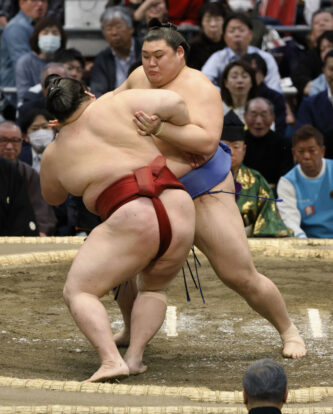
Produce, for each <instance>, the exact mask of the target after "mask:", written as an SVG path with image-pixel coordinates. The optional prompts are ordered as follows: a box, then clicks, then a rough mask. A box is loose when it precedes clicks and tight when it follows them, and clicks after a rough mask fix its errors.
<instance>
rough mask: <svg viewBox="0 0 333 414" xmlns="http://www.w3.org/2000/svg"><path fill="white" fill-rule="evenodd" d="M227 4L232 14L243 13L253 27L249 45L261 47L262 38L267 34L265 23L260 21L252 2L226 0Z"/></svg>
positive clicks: (247, 0)
mask: <svg viewBox="0 0 333 414" xmlns="http://www.w3.org/2000/svg"><path fill="white" fill-rule="evenodd" d="M227 4H228V6H229V8H230V10H231V11H232V12H234V13H243V14H245V15H246V16H248V17H249V18H250V20H251V23H252V27H253V37H252V40H251V45H253V46H256V47H258V48H259V49H260V48H261V46H262V42H263V37H264V35H265V34H267V33H268V30H267V28H266V26H265V23H264V22H263V21H262V20H261V19H260V16H258V14H257V10H256V8H257V7H256V4H255V2H254V1H253V0H242V1H239V0H227Z"/></svg>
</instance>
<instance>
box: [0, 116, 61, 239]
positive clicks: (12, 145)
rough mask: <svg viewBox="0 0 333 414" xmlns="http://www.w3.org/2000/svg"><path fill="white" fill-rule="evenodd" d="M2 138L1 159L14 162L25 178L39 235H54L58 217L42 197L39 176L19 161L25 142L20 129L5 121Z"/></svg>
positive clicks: (0, 130)
mask: <svg viewBox="0 0 333 414" xmlns="http://www.w3.org/2000/svg"><path fill="white" fill-rule="evenodd" d="M0 137H1V139H2V140H3V144H2V145H0V157H3V158H7V159H9V160H10V161H13V162H14V163H15V164H16V166H17V168H18V170H19V172H20V174H21V176H22V177H23V178H24V181H25V185H26V188H27V190H28V195H29V199H30V203H31V205H32V208H33V211H34V213H35V217H36V221H37V224H38V228H39V235H40V236H47V235H52V234H53V232H54V230H55V227H56V217H55V214H54V212H53V208H52V207H51V206H49V205H48V204H47V203H46V202H45V201H44V199H43V197H42V193H41V188H40V180H39V174H38V173H37V172H36V170H35V169H33V168H32V167H31V166H30V165H28V164H26V163H25V162H23V161H21V160H19V159H18V155H19V154H20V152H21V148H22V140H23V139H22V133H21V130H20V128H19V127H18V126H17V125H16V124H15V123H14V122H11V121H4V122H2V123H0ZM5 140H7V141H6V142H5Z"/></svg>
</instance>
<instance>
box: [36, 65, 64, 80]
mask: <svg viewBox="0 0 333 414" xmlns="http://www.w3.org/2000/svg"><path fill="white" fill-rule="evenodd" d="M50 68H64V69H65V72H67V74H66V76H69V72H68V70H67V69H66V66H65V65H64V64H63V63H62V62H50V63H48V64H47V65H45V66H44V68H43V70H42V73H41V74H40V80H41V82H42V83H43V81H44V78H45V73H46V72H47V70H48V69H50Z"/></svg>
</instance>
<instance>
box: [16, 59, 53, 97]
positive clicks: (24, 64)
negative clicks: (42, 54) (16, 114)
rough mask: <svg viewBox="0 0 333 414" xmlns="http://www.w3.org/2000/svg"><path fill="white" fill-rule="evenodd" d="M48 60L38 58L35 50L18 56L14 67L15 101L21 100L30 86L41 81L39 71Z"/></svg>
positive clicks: (40, 71)
mask: <svg viewBox="0 0 333 414" xmlns="http://www.w3.org/2000/svg"><path fill="white" fill-rule="evenodd" d="M48 63H49V62H48V61H47V60H44V59H41V58H39V57H38V56H37V55H36V53H35V52H29V53H25V54H24V55H23V56H21V57H20V58H19V60H18V61H17V63H16V68H15V78H16V88H17V101H18V102H22V100H23V95H24V94H25V92H27V91H28V90H29V88H30V87H31V86H35V85H37V84H38V83H40V82H41V73H42V71H43V70H44V68H45V66H46V65H47V64H48Z"/></svg>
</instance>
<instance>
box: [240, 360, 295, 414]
mask: <svg viewBox="0 0 333 414" xmlns="http://www.w3.org/2000/svg"><path fill="white" fill-rule="evenodd" d="M287 382H288V381H287V375H286V373H285V371H284V369H283V367H282V366H281V365H280V364H279V363H277V362H276V361H273V360H272V359H260V360H259V361H256V362H254V363H253V364H252V365H250V366H249V368H248V369H247V370H246V372H245V374H244V376H243V396H244V404H245V405H246V408H247V409H248V411H249V414H264V413H265V414H281V409H282V406H283V404H284V403H285V402H286V401H287V397H288V387H287Z"/></svg>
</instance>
